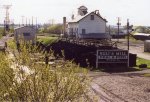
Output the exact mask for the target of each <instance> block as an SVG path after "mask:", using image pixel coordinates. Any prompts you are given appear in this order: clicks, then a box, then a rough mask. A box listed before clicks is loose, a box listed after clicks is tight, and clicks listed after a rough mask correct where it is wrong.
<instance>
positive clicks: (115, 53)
mask: <svg viewBox="0 0 150 102" xmlns="http://www.w3.org/2000/svg"><path fill="white" fill-rule="evenodd" d="M128 59H129V53H128V51H127V50H97V61H96V66H97V68H98V64H99V63H108V64H109V63H127V64H128V62H129V61H128Z"/></svg>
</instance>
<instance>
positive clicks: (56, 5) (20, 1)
mask: <svg viewBox="0 0 150 102" xmlns="http://www.w3.org/2000/svg"><path fill="white" fill-rule="evenodd" d="M6 4H11V5H12V7H11V9H10V10H9V11H10V19H13V20H14V22H15V23H22V20H21V19H22V18H21V16H25V18H26V17H27V18H28V19H31V18H32V16H33V17H34V18H36V17H37V19H38V22H39V23H46V22H50V20H51V19H54V20H55V23H58V22H59V23H62V17H64V16H66V17H67V18H70V16H71V15H72V13H75V12H76V10H77V8H78V7H79V6H81V5H84V6H86V7H87V8H88V10H89V12H90V11H93V10H97V9H98V10H100V14H101V15H102V16H103V17H104V18H106V19H107V21H108V24H111V25H116V22H117V17H120V18H121V23H122V25H124V24H125V23H126V19H127V18H129V19H130V21H131V23H132V24H133V25H145V26H150V13H149V12H150V11H149V10H150V0H0V5H6ZM4 17H5V10H4V9H3V8H2V6H1V8H0V23H2V22H3V20H4ZM24 22H25V20H24Z"/></svg>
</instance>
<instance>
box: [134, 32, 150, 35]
mask: <svg viewBox="0 0 150 102" xmlns="http://www.w3.org/2000/svg"><path fill="white" fill-rule="evenodd" d="M134 35H136V36H150V34H146V33H135V34H134Z"/></svg>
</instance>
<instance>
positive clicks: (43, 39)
mask: <svg viewBox="0 0 150 102" xmlns="http://www.w3.org/2000/svg"><path fill="white" fill-rule="evenodd" d="M57 39H58V37H46V36H39V37H38V41H39V42H41V43H42V44H44V45H48V44H51V43H53V42H56V41H57Z"/></svg>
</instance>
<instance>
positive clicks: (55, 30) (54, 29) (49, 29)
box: [39, 24, 62, 34]
mask: <svg viewBox="0 0 150 102" xmlns="http://www.w3.org/2000/svg"><path fill="white" fill-rule="evenodd" d="M61 32H62V25H61V24H55V25H49V26H44V27H43V28H41V29H39V33H49V34H61Z"/></svg>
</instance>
